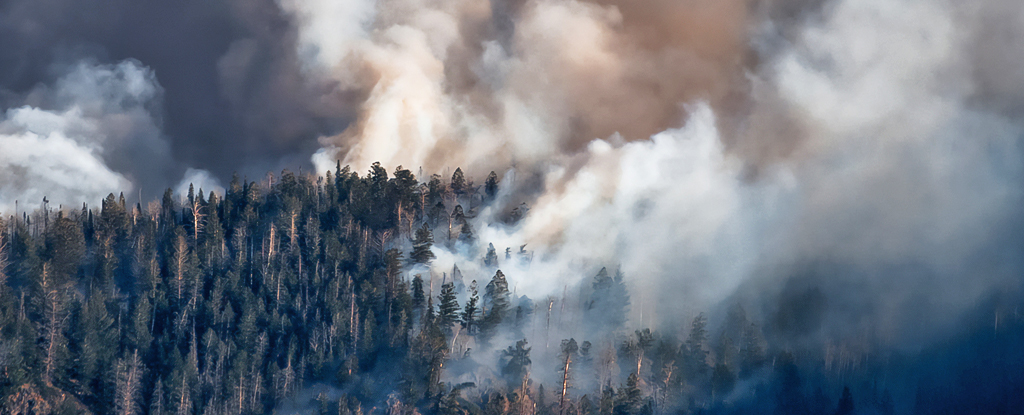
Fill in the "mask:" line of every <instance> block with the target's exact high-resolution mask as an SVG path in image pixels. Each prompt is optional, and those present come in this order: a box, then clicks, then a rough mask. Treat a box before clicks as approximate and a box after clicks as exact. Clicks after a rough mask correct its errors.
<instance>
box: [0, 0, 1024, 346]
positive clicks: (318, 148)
mask: <svg viewBox="0 0 1024 415" xmlns="http://www.w3.org/2000/svg"><path fill="white" fill-rule="evenodd" d="M1022 19H1024V7H1022V6H1021V5H1020V4H1019V3H1018V2H1012V1H1001V0H988V1H983V2H976V3H974V4H959V3H956V2H952V1H947V0H897V1H881V0H864V1H852V0H830V1H815V0H786V1H781V0H772V1H769V0H765V1H747V0H726V1H715V2H710V1H668V0H665V1H661V0H659V1H648V2H630V1H617V0H588V1H583V0H559V1H556V0H493V1H489V2H487V1H473V0H456V1H447V2H437V1H432V0H381V1H371V0H355V1H347V2H331V1H294V0H278V1H276V2H274V1H270V0H260V1H255V2H251V1H245V2H242V1H233V0H222V1H212V2H200V3H195V4H190V5H185V6H182V5H169V4H166V2H150V1H144V2H141V3H140V2H123V1H122V2H113V3H110V2H104V3H103V5H100V4H99V3H96V2H91V1H84V2H82V1H78V2H69V1H62V0H51V1H45V2H38V1H36V2H32V1H19V0H15V1H13V2H8V3H6V4H5V5H3V6H0V91H2V92H0V103H2V105H3V108H4V109H5V110H6V113H5V115H4V118H3V121H2V122H0V134H2V141H0V148H2V149H3V152H2V153H0V163H2V165H0V184H2V190H3V194H2V195H0V202H2V204H0V209H4V210H5V211H6V210H11V207H10V205H11V204H12V203H13V202H12V201H13V200H25V201H27V202H26V203H38V201H39V200H41V198H42V196H43V195H48V196H50V197H51V199H52V201H53V202H55V203H58V201H59V203H65V204H68V205H70V204H72V203H79V202H81V201H83V200H95V199H96V198H98V197H102V195H105V194H106V193H107V192H111V191H119V190H126V189H129V188H136V189H138V188H141V189H146V190H148V189H151V188H152V189H159V188H163V187H166V186H175V187H176V188H179V189H186V188H187V183H193V184H195V185H196V186H197V187H203V188H204V190H207V191H209V188H212V187H217V186H218V184H217V183H223V182H226V180H227V179H228V178H229V177H230V175H231V173H232V172H234V171H239V172H240V173H242V174H243V175H246V174H248V175H251V176H253V177H256V176H262V174H263V173H264V172H265V171H266V170H268V169H274V170H276V169H279V168H282V167H285V166H288V167H294V166H295V165H299V167H300V168H301V167H302V166H307V165H308V164H312V165H314V166H315V169H316V171H318V172H324V171H326V170H330V169H333V166H334V163H335V161H336V160H339V159H340V160H341V161H342V162H343V163H345V164H351V165H353V166H354V167H356V168H357V169H358V168H362V167H360V166H363V167H365V166H367V165H369V164H370V163H372V162H378V161H379V162H381V163H382V164H383V165H385V166H388V167H389V168H393V167H396V166H398V165H403V166H405V167H407V168H410V169H412V170H414V171H416V169H417V168H422V171H423V172H425V173H426V174H430V173H435V172H437V173H442V172H449V171H450V170H448V169H450V168H454V167H456V166H460V167H462V168H463V170H465V171H466V172H467V174H468V175H469V176H471V177H475V178H477V180H478V181H479V180H482V178H483V177H484V175H485V174H486V173H487V172H489V171H491V170H495V171H498V172H505V173H504V175H503V176H504V177H503V181H502V189H501V191H500V192H499V193H500V194H499V196H498V202H497V203H495V204H493V205H491V206H489V207H483V208H482V209H481V210H480V211H479V212H473V213H472V214H471V215H470V216H471V219H470V221H471V225H472V226H473V229H474V230H475V232H476V236H477V239H476V240H477V242H476V243H473V244H466V243H462V242H459V243H452V244H451V245H450V247H445V248H438V252H437V254H438V257H439V260H438V261H437V264H436V265H435V268H437V270H440V269H441V268H445V269H448V268H450V267H453V266H455V265H458V266H459V267H460V268H461V269H462V270H463V271H464V272H465V273H466V274H474V275H476V276H475V277H473V278H477V279H483V278H485V277H484V276H482V275H483V273H484V271H485V269H484V268H483V267H480V265H479V262H480V261H479V256H480V255H482V253H483V252H485V251H486V246H487V243H494V245H495V246H497V247H498V249H499V251H500V250H502V249H504V248H505V247H510V248H511V249H512V251H513V253H515V252H516V251H518V247H520V246H523V245H525V246H526V248H525V249H526V250H527V252H528V253H531V254H532V256H530V258H531V259H530V260H526V261H507V262H509V264H504V265H503V266H502V268H503V270H506V274H507V275H508V277H509V280H510V283H512V284H514V285H515V286H516V287H517V290H518V293H519V294H526V295H529V296H530V297H531V298H534V299H540V298H543V297H545V296H552V295H555V296H557V293H558V292H559V291H560V290H561V291H564V290H565V287H566V286H572V285H575V284H578V283H581V282H582V283H585V279H586V278H590V277H592V276H593V274H594V273H596V270H597V269H600V268H601V267H602V266H609V267H617V266H621V269H622V271H623V272H624V273H625V274H626V275H627V280H628V281H629V282H630V284H631V288H632V289H633V293H634V295H633V297H634V303H633V304H632V311H631V318H633V319H634V320H637V321H636V322H635V323H638V324H639V323H643V324H652V325H653V324H659V323H660V324H663V325H678V321H676V320H677V316H680V315H684V316H685V315H692V314H694V313H696V312H697V311H700V310H706V309H709V308H712V307H715V306H716V305H719V304H722V303H723V302H728V301H746V302H752V303H754V304H756V305H757V308H758V309H757V310H756V311H758V312H761V313H763V314H765V315H766V316H769V317H770V316H772V315H779V314H782V313H780V311H779V302H780V301H783V300H784V299H786V298H792V297H793V296H797V297H799V295H800V293H801V292H802V291H801V290H805V289H819V290H821V292H822V295H823V296H824V297H825V298H827V301H825V302H824V303H825V304H827V307H826V309H824V310H820V312H821V313H822V314H823V317H822V318H821V319H820V321H819V323H818V324H817V325H816V326H814V327H810V328H808V330H807V331H806V333H798V334H801V335H807V336H809V337H815V336H819V335H836V336H845V335H849V334H850V333H852V332H855V331H857V330H860V328H861V327H865V326H872V327H874V328H872V330H877V331H878V332H877V333H873V334H872V335H873V336H878V337H881V338H889V339H896V340H894V341H900V342H907V343H914V342H918V341H923V340H926V339H928V338H930V336H933V335H935V333H941V332H944V331H946V329H948V327H946V326H945V325H947V324H949V323H948V322H949V321H953V320H955V317H956V316H957V315H959V314H961V313H963V312H964V311H965V310H967V309H969V308H970V307H972V306H973V305H975V304H976V303H977V302H978V301H979V299H980V298H982V297H983V296H984V295H986V293H987V292H989V291H991V290H994V289H999V288H1000V287H1007V286H1012V285H1013V284H1014V281H1015V280H1014V275H1016V274H1018V273H1019V270H1020V269H1021V265H1022V264H1021V261H1020V258H1019V254H1018V253H1017V252H1018V251H1019V249H1020V248H1021V247H1022V246H1024V244H1022V241H1021V239H1020V238H1019V237H1017V236H1016V234H1017V233H1019V232H1017V230H1019V229H1020V228H1021V225H1022V221H1021V219H1022V218H1021V217H1020V215H1019V214H1018V213H1017V209H1016V206H1017V204H1018V203H1019V202H1020V198H1021V192H1020V189H1021V184H1022V177H1024V166H1022V163H1021V161H1022V159H1021V154H1022V153H1021V148H1020V138H1021V134H1022V132H1024V126H1022V125H1021V121H1020V120H1021V115H1022V108H1024V90H1022V89H1021V87H1020V85H1022V83H1021V82H1020V81H1021V72H1020V71H1019V70H1018V68H1019V67H1020V64H1022V63H1024V62H1022V59H1024V58H1022V54H1021V53H1020V52H1019V51H1020V50H1021V46H1022V42H1024V29H1021V28H1022V27H1024V25H1022V24H1021V22H1022V21H1024V20H1022ZM158 78H159V82H157V79H158ZM311 156H312V157H311ZM188 169H196V170H188ZM186 171H188V172H186ZM202 171H208V172H209V175H205V174H203V173H202ZM183 175H184V176H186V177H185V179H184V180H182V177H183ZM199 182H202V184H201V183H199ZM478 184H479V183H478ZM179 191H181V190H179ZM523 202H526V203H527V204H528V205H529V208H530V210H529V213H528V214H527V215H526V217H525V219H523V220H522V221H519V222H518V223H516V224H514V225H508V224H506V223H505V219H506V218H508V216H509V211H510V210H511V209H512V208H514V207H516V206H519V204H520V203H523ZM468 210H469V209H467V211H468ZM481 282H482V281H481ZM794 290H795V291H794ZM637 298H640V299H641V300H640V301H637V300H636V299H637ZM656 308H657V309H658V310H659V313H658V315H659V316H661V317H658V318H664V319H665V320H666V321H661V322H659V321H654V320H647V321H643V322H641V321H639V320H640V315H641V313H644V311H647V313H644V315H647V316H651V315H655V314H654V313H652V312H651V311H653V310H655V309H656ZM892 316H906V317H905V318H904V317H899V318H891V317H892ZM650 318H651V317H648V319H650ZM670 320H671V321H670ZM782 326H784V325H779V327H782ZM842 327H852V328H850V329H843V328H842ZM779 330H780V333H782V332H783V331H784V330H783V329H779ZM844 330H847V331H844ZM782 334H785V335H788V334H792V333H788V334H787V333H782Z"/></svg>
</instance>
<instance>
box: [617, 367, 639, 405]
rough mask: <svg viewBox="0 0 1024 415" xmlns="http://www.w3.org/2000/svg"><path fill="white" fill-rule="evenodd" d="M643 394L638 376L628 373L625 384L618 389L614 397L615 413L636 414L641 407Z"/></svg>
mask: <svg viewBox="0 0 1024 415" xmlns="http://www.w3.org/2000/svg"><path fill="white" fill-rule="evenodd" d="M643 404H644V402H643V395H642V394H641V391H640V377H639V376H637V375H636V373H630V374H629V377H628V378H627V379H626V385H625V386H623V387H622V388H620V389H619V393H618V395H617V396H616V397H615V409H614V414H615V415H637V414H639V413H640V409H641V407H643Z"/></svg>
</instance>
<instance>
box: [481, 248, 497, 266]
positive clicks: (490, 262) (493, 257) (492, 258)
mask: <svg viewBox="0 0 1024 415" xmlns="http://www.w3.org/2000/svg"><path fill="white" fill-rule="evenodd" d="M484 266H486V267H491V268H497V267H498V253H497V252H495V251H494V244H492V243H489V244H487V255H486V256H484Z"/></svg>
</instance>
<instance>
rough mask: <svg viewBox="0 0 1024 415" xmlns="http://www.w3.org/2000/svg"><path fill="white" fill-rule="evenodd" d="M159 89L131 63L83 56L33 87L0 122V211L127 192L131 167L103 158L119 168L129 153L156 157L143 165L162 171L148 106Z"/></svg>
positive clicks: (161, 149)
mask: <svg viewBox="0 0 1024 415" xmlns="http://www.w3.org/2000/svg"><path fill="white" fill-rule="evenodd" d="M161 93H162V91H161V89H160V86H159V84H157V82H156V79H155V77H154V75H153V73H152V71H150V70H148V69H146V68H145V67H143V66H142V65H140V64H139V63H138V62H136V61H131V60H129V61H123V62H121V63H118V64H116V65H100V64H96V63H93V62H88V61H83V62H80V63H78V64H76V65H74V66H72V67H71V68H70V69H69V70H68V72H67V73H66V74H65V75H64V76H62V77H61V78H60V79H58V80H57V81H56V82H55V83H54V85H53V86H52V87H47V86H40V87H38V88H36V89H35V90H33V91H32V92H31V93H30V94H29V95H28V96H27V97H25V99H24V103H25V105H23V106H20V107H16V108H10V109H8V110H7V111H6V113H5V115H4V117H3V118H2V119H0V210H2V211H5V212H13V211H14V204H15V201H20V202H21V203H23V204H27V205H30V206H31V207H33V208H34V207H36V206H38V204H39V203H41V202H42V199H43V197H48V198H49V200H50V202H51V204H53V205H57V204H63V205H65V206H74V205H76V204H79V203H82V202H90V203H95V202H98V201H99V200H100V199H102V198H103V197H104V196H106V195H107V194H108V193H117V192H121V191H125V192H130V191H131V190H132V187H133V186H132V178H131V176H132V173H133V171H132V170H129V169H124V170H118V169H117V168H116V167H112V165H110V164H109V163H110V162H109V161H110V160H117V161H115V162H114V163H113V164H115V165H118V167H122V166H124V164H125V162H127V161H128V160H125V159H126V158H130V156H132V155H135V156H150V155H155V157H156V159H151V160H146V163H147V164H148V165H149V166H150V167H151V168H153V169H159V168H160V166H161V164H162V163H163V160H160V157H165V156H166V154H167V153H168V150H167V144H166V142H164V141H163V139H162V138H161V136H160V130H159V118H158V117H157V116H154V114H153V113H152V112H151V110H150V108H152V105H153V104H154V102H155V101H157V100H158V99H159V97H160V94H161ZM136 161H142V160H136ZM131 162H132V163H134V162H135V161H131ZM142 165H143V164H142V163H139V164H138V165H137V166H142Z"/></svg>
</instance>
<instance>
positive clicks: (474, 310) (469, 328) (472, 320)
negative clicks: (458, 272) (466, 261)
mask: <svg viewBox="0 0 1024 415" xmlns="http://www.w3.org/2000/svg"><path fill="white" fill-rule="evenodd" d="M479 301H480V296H479V294H478V292H477V286H476V280H473V282H472V283H470V285H469V300H467V301H466V307H465V308H464V309H463V310H462V327H463V328H464V329H465V330H466V334H469V335H472V334H474V332H475V330H476V321H477V314H479V312H480V310H479V307H478V305H477V304H478V302H479Z"/></svg>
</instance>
